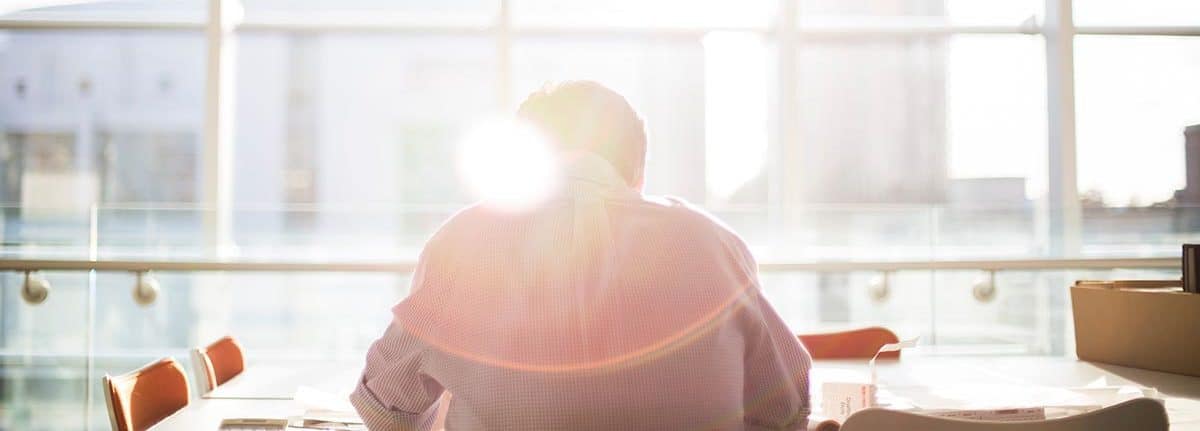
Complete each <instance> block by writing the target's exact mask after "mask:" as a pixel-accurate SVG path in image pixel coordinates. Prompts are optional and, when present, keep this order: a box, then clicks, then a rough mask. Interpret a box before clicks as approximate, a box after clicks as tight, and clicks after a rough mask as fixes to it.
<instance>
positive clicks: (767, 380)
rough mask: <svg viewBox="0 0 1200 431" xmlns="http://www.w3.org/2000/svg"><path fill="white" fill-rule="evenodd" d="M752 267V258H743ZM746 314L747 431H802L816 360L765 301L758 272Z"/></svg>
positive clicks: (753, 277)
mask: <svg viewBox="0 0 1200 431" xmlns="http://www.w3.org/2000/svg"><path fill="white" fill-rule="evenodd" d="M744 258H745V259H749V266H750V267H751V268H753V267H754V262H753V258H752V257H750V256H749V252H745V254H744ZM750 271H751V273H750V274H751V277H750V279H751V280H752V281H753V283H752V286H751V287H750V288H749V289H747V291H746V296H747V301H746V309H745V312H744V313H742V317H743V318H744V319H745V321H744V322H743V324H744V325H745V329H746V357H745V365H744V366H745V389H744V394H743V396H744V398H743V400H744V401H743V402H744V403H745V405H744V411H745V415H744V418H745V423H746V429H747V430H803V429H805V427H806V426H807V423H808V415H809V413H810V412H811V405H810V400H809V391H808V388H809V387H808V373H809V370H810V369H811V368H812V359H811V358H810V357H809V355H808V351H807V350H805V349H804V345H802V344H800V340H799V338H797V336H796V334H794V333H792V331H791V330H790V329H788V327H787V325H786V324H784V322H783V319H781V318H780V317H779V315H778V314H777V313H776V312H775V308H774V307H772V306H771V304H770V303H769V302H767V300H766V298H764V297H763V296H762V292H761V291H759V289H758V287H759V284H758V275H757V270H756V269H751V270H750Z"/></svg>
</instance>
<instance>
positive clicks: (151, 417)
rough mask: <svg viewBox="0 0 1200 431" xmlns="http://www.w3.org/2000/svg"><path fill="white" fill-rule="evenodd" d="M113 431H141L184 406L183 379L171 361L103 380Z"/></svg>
mask: <svg viewBox="0 0 1200 431" xmlns="http://www.w3.org/2000/svg"><path fill="white" fill-rule="evenodd" d="M104 387H105V390H106V391H108V396H109V397H110V400H111V402H112V405H111V410H110V411H109V414H110V415H112V419H113V423H114V424H115V425H116V427H117V431H143V430H147V429H149V428H150V427H151V426H154V424H157V423H158V422H160V421H162V420H163V419H165V418H166V417H167V416H170V415H171V414H173V413H175V412H177V411H179V409H182V408H184V407H186V406H187V405H188V383H187V376H186V375H184V373H183V367H182V366H180V365H179V362H176V361H175V360H174V359H172V358H163V359H160V360H159V361H158V362H155V363H152V364H149V365H146V366H145V367H142V368H141V369H139V370H137V371H134V372H132V373H129V374H125V375H120V376H116V377H112V376H104Z"/></svg>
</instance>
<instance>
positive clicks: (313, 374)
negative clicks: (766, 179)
mask: <svg viewBox="0 0 1200 431" xmlns="http://www.w3.org/2000/svg"><path fill="white" fill-rule="evenodd" d="M813 368H814V371H813V383H814V384H813V385H812V389H813V391H814V408H816V407H818V406H819V403H818V402H816V399H817V398H818V397H819V393H818V392H819V391H820V385H819V382H820V381H822V380H834V379H839V378H842V377H845V376H850V375H858V376H865V373H866V372H867V366H866V361H815V362H814V366H813ZM259 370H264V371H259ZM360 370H361V366H355V367H347V366H346V365H345V364H292V365H290V366H282V365H281V366H272V367H262V368H260V367H250V368H247V370H246V371H245V372H244V375H242V376H239V377H237V378H235V379H234V380H231V381H230V383H229V384H231V386H229V387H228V388H227V389H224V390H223V391H222V392H220V393H217V395H218V396H221V397H220V398H218V397H209V398H201V399H196V400H193V401H192V404H191V405H189V406H188V407H187V408H185V409H183V410H182V411H180V412H179V413H176V414H175V415H172V416H171V417H169V418H167V419H166V420H164V421H163V422H162V423H160V424H159V425H158V426H157V427H156V428H155V429H156V430H185V431H193V430H194V431H213V430H216V429H217V427H218V426H219V424H220V423H221V420H222V419H224V418H230V417H276V418H283V417H288V416H297V415H300V414H302V413H303V409H302V407H301V406H300V405H299V404H298V403H296V402H295V401H294V400H289V399H278V398H287V397H290V396H291V394H292V393H294V392H295V388H296V387H297V386H301V385H303V386H312V387H315V388H318V389H322V390H332V391H334V392H340V393H349V391H350V389H351V387H352V386H353V385H354V382H355V380H356V379H357V376H358V372H359V371H360ZM878 376H879V382H880V384H881V385H882V386H883V389H884V390H888V391H891V392H893V393H894V394H896V395H899V396H905V397H910V398H912V399H914V400H916V401H920V402H925V403H929V402H937V403H949V404H953V403H954V402H962V401H964V400H956V399H954V395H953V394H951V395H947V394H944V393H935V392H934V391H930V390H929V388H936V387H946V386H953V385H973V384H979V385H1014V386H1022V385H1023V386H1051V387H1079V386H1085V385H1087V384H1089V383H1095V382H1096V381H1097V379H1101V378H1103V379H1106V380H1107V383H1108V384H1110V385H1138V386H1146V387H1155V388H1158V390H1159V392H1160V393H1161V394H1162V396H1163V398H1164V399H1165V400H1166V407H1167V414H1168V416H1169V418H1170V421H1171V429H1172V430H1182V431H1189V430H1191V431H1200V377H1189V376H1181V375H1176V374H1168V373H1160V372H1155V371H1147V370H1140V369H1134V368H1127V367H1119V366H1113V365H1103V364H1094V363H1089V362H1084V361H1079V360H1076V359H1074V358H1066V357H1030V356H937V355H910V354H908V353H907V352H906V354H905V356H904V358H903V359H901V360H899V361H886V362H885V361H880V362H879V366H878ZM343 378H344V379H345V380H342V379H343ZM239 379H241V381H239V382H238V383H237V384H236V385H232V384H233V382H234V381H237V380H239ZM339 386H340V388H341V389H338V387H339ZM265 396H273V397H277V398H276V399H271V398H267V397H265ZM950 407H953V406H950Z"/></svg>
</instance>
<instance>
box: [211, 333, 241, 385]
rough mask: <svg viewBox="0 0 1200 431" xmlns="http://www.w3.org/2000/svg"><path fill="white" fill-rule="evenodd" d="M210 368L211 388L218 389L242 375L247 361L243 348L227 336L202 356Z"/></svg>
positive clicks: (213, 344) (216, 342)
mask: <svg viewBox="0 0 1200 431" xmlns="http://www.w3.org/2000/svg"><path fill="white" fill-rule="evenodd" d="M202 356H203V357H204V359H205V361H204V362H205V364H204V365H205V367H207V368H208V379H209V381H208V383H209V388H210V389H211V388H216V387H217V386H219V385H222V384H224V383H225V382H228V381H229V379H232V378H234V377H235V376H237V375H238V374H241V373H242V370H244V369H245V368H246V360H245V359H244V358H243V357H242V346H241V344H238V342H237V340H234V339H233V337H230V336H225V337H221V339H219V340H217V341H215V342H213V343H212V344H209V345H208V347H206V348H205V349H204V353H203V355H202Z"/></svg>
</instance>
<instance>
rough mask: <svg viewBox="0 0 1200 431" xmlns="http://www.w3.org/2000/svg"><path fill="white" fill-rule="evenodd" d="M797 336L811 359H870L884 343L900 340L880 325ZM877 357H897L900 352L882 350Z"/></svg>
mask: <svg viewBox="0 0 1200 431" xmlns="http://www.w3.org/2000/svg"><path fill="white" fill-rule="evenodd" d="M799 337H800V343H802V344H804V347H806V348H808V354H809V355H812V358H813V359H871V357H873V356H875V352H878V351H879V348H880V347H883V345H884V344H890V343H896V342H899V341H900V339H899V338H898V337H896V334H895V333H893V332H892V331H891V330H888V329H887V328H881V327H870V328H862V329H854V330H850V331H842V332H828V333H823V334H801V335H799ZM879 357H880V358H892V359H897V358H899V357H900V352H899V351H896V352H884V353H881V354H879Z"/></svg>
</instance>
